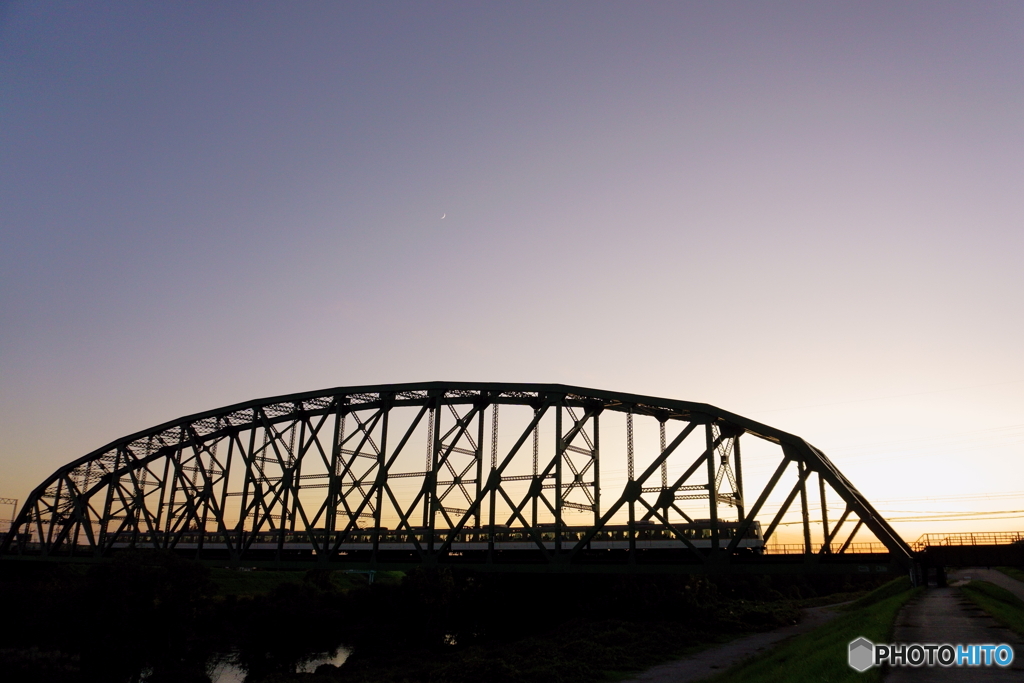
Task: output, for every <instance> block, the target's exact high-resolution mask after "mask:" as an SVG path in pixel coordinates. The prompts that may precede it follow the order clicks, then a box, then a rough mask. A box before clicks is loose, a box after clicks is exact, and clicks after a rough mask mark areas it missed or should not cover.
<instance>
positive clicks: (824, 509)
mask: <svg viewBox="0 0 1024 683" xmlns="http://www.w3.org/2000/svg"><path fill="white" fill-rule="evenodd" d="M818 492H819V494H820V495H821V528H822V536H821V539H822V545H821V548H822V550H823V551H824V552H826V553H831V552H832V548H831V547H830V544H829V543H828V538H829V533H828V503H827V502H826V501H825V480H824V479H823V478H822V476H821V472H818Z"/></svg>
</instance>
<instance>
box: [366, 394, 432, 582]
mask: <svg viewBox="0 0 1024 683" xmlns="http://www.w3.org/2000/svg"><path fill="white" fill-rule="evenodd" d="M381 398H382V399H383V396H382V397H381ZM381 404H382V405H381V409H382V410H383V411H384V415H383V416H381V420H380V424H381V427H380V448H379V449H378V451H377V472H376V474H377V475H378V476H379V475H380V473H381V472H384V468H385V467H386V466H387V452H388V417H389V416H390V415H391V400H390V397H389V400H388V401H387V403H384V401H383V400H381ZM438 412H440V411H438ZM376 489H377V502H376V505H374V506H373V555H372V556H371V557H372V561H373V562H376V561H377V552H378V551H379V550H380V527H381V514H382V508H383V503H384V486H377V487H376ZM360 509H362V507H360ZM357 519H358V518H357Z"/></svg>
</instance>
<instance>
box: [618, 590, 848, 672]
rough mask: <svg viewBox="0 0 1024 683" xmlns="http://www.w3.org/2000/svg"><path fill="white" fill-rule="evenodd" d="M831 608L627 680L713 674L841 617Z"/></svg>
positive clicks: (806, 612)
mask: <svg viewBox="0 0 1024 683" xmlns="http://www.w3.org/2000/svg"><path fill="white" fill-rule="evenodd" d="M831 607H835V605H830V606H826V607H812V608H811V609H805V610H803V611H802V618H801V619H800V622H799V623H796V624H793V625H792V626H784V627H782V628H779V629H775V630H774V631H766V632H764V633H755V634H754V635H752V636H746V637H745V638H739V639H737V640H732V641H729V642H728V643H723V644H722V645H719V646H717V647H712V648H710V649H707V650H704V651H702V652H698V653H696V654H693V655H690V656H689V657H684V658H683V659H678V660H676V661H674V662H667V663H665V664H659V665H658V666H656V667H654V668H651V669H648V670H647V671H644V672H643V673H641V674H638V675H636V676H635V677H633V678H631V679H629V680H628V681H625V682H624V683H689V682H690V681H700V680H703V679H705V678H708V677H710V676H714V675H715V674H718V673H721V672H722V671H724V670H725V669H728V668H729V667H730V666H732V665H733V664H736V663H737V662H740V661H742V660H744V659H747V658H748V657H752V656H754V655H756V654H758V653H760V652H762V651H763V650H765V649H767V648H769V647H771V646H773V645H775V644H776V643H778V642H780V641H782V640H785V639H786V638H789V637H791V636H795V635H797V634H799V633H805V632H807V631H810V630H811V629H814V628H817V627H818V626H821V625H822V624H825V623H827V622H829V621H831V620H832V619H834V618H835V617H837V616H839V613H838V612H835V611H832V609H830V608H831Z"/></svg>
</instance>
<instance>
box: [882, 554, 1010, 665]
mask: <svg viewBox="0 0 1024 683" xmlns="http://www.w3.org/2000/svg"><path fill="white" fill-rule="evenodd" d="M989 572H991V574H992V575H993V576H992V577H991V578H990V575H989ZM994 575H998V576H994ZM967 577H970V578H972V579H984V580H985V581H989V580H991V581H992V583H999V585H1003V583H1002V580H1001V579H1000V578H999V577H1002V579H1005V580H1006V581H1009V582H1012V584H1010V585H1009V586H1007V588H1008V590H1013V592H1016V591H1017V590H1020V591H1022V592H1024V585H1022V584H1021V583H1020V582H1019V581H1015V580H1014V579H1011V578H1010V577H1008V576H1006V575H1005V574H1001V573H1000V572H996V571H994V570H984V569H962V570H959V571H957V572H951V573H950V575H949V581H950V583H951V584H953V585H952V586H950V587H949V588H929V589H928V590H927V591H926V592H925V593H923V594H921V595H920V596H919V597H917V598H914V599H913V600H911V601H910V602H908V603H907V604H906V605H905V606H904V607H903V609H902V610H901V611H900V613H899V616H897V617H896V628H895V631H894V633H893V642H896V643H951V644H954V645H955V644H958V643H963V644H974V643H1006V644H1008V645H1010V646H1012V647H1013V651H1014V661H1013V664H1011V665H1010V666H1008V667H1005V668H1003V667H997V666H993V667H967V666H951V667H948V668H945V667H941V666H934V667H929V666H922V667H919V668H914V667H897V668H893V669H890V670H889V674H888V675H887V676H886V678H885V683H912V682H915V681H929V683H931V682H933V681H934V683H945V682H946V681H963V682H964V683H970V682H972V681H986V683H1002V681H1006V682H1007V683H1010V682H1014V683H1020V681H1024V641H1021V639H1020V638H1019V637H1018V636H1017V635H1016V634H1014V633H1013V632H1012V631H1010V630H1009V629H1007V628H1004V627H1003V626H1000V625H999V624H998V623H997V622H996V620H995V619H993V618H992V617H990V616H989V615H988V614H987V613H986V612H985V611H984V610H982V609H981V608H980V607H977V606H976V605H975V604H974V603H973V602H971V601H970V600H968V599H967V598H964V597H962V596H961V595H960V591H958V590H957V589H956V587H955V586H956V585H957V584H960V583H963V582H964V581H965V580H966V579H967ZM1013 584H1016V586H1014V585H1013Z"/></svg>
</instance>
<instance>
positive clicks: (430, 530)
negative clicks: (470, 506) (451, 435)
mask: <svg viewBox="0 0 1024 683" xmlns="http://www.w3.org/2000/svg"><path fill="white" fill-rule="evenodd" d="M443 402H444V394H443V393H442V394H441V395H440V396H438V397H437V410H435V411H434V415H433V418H434V423H433V424H434V438H433V439H432V440H431V449H430V475H429V477H430V478H429V480H428V482H427V485H428V486H429V487H430V490H429V491H428V493H427V500H428V501H429V502H430V506H429V509H430V518H429V523H428V524H427V552H429V553H433V552H434V529H435V528H436V526H437V508H438V506H439V505H440V504H441V502H440V501H439V500H438V497H437V470H438V464H439V463H438V455H439V454H440V452H441V436H442V434H441V412H442V411H441V404H442V403H443Z"/></svg>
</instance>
